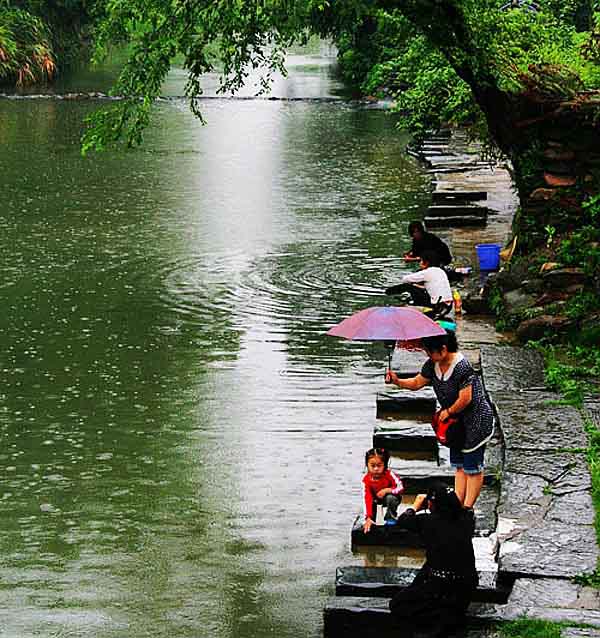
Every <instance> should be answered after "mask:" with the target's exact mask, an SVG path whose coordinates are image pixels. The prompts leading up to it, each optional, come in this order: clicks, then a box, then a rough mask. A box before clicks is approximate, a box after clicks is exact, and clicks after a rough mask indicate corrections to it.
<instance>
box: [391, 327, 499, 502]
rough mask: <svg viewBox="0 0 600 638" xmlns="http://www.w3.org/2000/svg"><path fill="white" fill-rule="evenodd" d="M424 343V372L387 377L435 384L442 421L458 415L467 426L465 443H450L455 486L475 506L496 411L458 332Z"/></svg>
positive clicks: (415, 386)
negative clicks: (459, 347) (461, 345)
mask: <svg viewBox="0 0 600 638" xmlns="http://www.w3.org/2000/svg"><path fill="white" fill-rule="evenodd" d="M421 342H422V345H423V347H424V349H425V352H427V355H428V357H429V358H428V360H427V361H426V362H425V364H424V365H423V368H422V369H421V372H420V373H419V374H417V376H415V377H412V378H410V379H400V378H399V377H398V375H397V374H396V373H395V372H393V371H392V370H389V371H388V373H387V375H386V381H387V382H388V383H393V384H395V385H397V386H398V387H400V388H404V389H406V390H419V389H421V388H423V387H424V386H426V385H432V386H433V390H434V392H435V395H436V397H437V400H438V402H439V404H440V405H441V407H442V409H441V411H440V413H439V414H438V417H439V419H440V420H441V421H445V420H447V419H448V418H458V419H460V420H461V421H462V424H463V426H464V429H465V441H464V444H463V446H462V447H460V448H459V447H456V448H455V447H450V462H451V463H452V467H453V468H454V469H455V475H454V490H455V492H456V496H457V497H458V499H459V500H460V502H461V504H462V506H463V507H464V508H465V509H468V510H472V508H473V505H474V504H475V501H476V500H477V497H478V496H479V494H480V492H481V488H482V486H483V478H484V476H483V467H484V466H483V455H484V451H485V445H486V443H487V442H488V441H489V440H490V439H491V437H492V435H493V433H494V413H493V410H492V406H491V404H490V402H489V400H488V398H487V396H486V394H485V391H484V389H483V384H482V383H481V379H480V378H479V376H478V375H477V374H476V373H475V371H474V370H473V368H472V366H471V364H470V363H469V362H468V361H467V359H466V357H465V356H464V355H463V354H462V353H461V352H459V351H458V343H457V341H456V335H455V334H454V333H453V332H447V333H446V334H444V335H440V336H434V337H424V338H423V339H422V340H421Z"/></svg>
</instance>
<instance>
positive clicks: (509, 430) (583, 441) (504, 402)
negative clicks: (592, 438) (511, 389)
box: [494, 392, 588, 456]
mask: <svg viewBox="0 0 600 638" xmlns="http://www.w3.org/2000/svg"><path fill="white" fill-rule="evenodd" d="M558 398H559V397H558V395H556V394H554V393H550V392H528V393H527V394H526V395H517V396H514V395H513V396H510V395H506V394H502V395H500V394H496V396H495V397H494V400H495V403H496V408H497V410H498V414H499V415H500V424H501V427H502V431H503V433H504V445H505V448H506V451H507V456H510V451H511V449H514V448H517V449H518V450H525V449H530V450H537V451H538V452H547V451H561V450H567V451H568V450H582V449H584V448H585V447H586V446H587V442H588V441H587V435H586V433H585V430H584V426H583V419H582V417H581V414H580V413H579V411H578V410H576V409H575V408H573V407H571V406H567V405H555V404H554V402H555V401H556V400H557V399H558Z"/></svg>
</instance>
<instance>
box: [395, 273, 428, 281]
mask: <svg viewBox="0 0 600 638" xmlns="http://www.w3.org/2000/svg"><path fill="white" fill-rule="evenodd" d="M426 279H427V273H426V272H425V270H417V272H413V273H410V274H409V275H404V277H402V279H401V280H400V281H401V283H403V284H422V283H423V282H424V281H425V280H426Z"/></svg>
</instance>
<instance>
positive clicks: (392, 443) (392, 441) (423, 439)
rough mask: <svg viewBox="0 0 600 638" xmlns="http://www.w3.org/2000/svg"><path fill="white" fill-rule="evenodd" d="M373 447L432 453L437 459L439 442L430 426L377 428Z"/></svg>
mask: <svg viewBox="0 0 600 638" xmlns="http://www.w3.org/2000/svg"><path fill="white" fill-rule="evenodd" d="M373 447H382V448H385V449H386V450H390V451H396V452H430V453H431V459H432V460H435V459H437V453H438V442H437V439H436V438H435V435H434V433H433V429H432V428H431V426H428V425H413V426H405V427H402V428H401V429H396V430H390V429H388V428H381V427H375V432H374V434H373Z"/></svg>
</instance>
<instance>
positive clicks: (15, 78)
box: [0, 0, 103, 87]
mask: <svg viewBox="0 0 600 638" xmlns="http://www.w3.org/2000/svg"><path fill="white" fill-rule="evenodd" d="M102 11H103V10H102V5H101V3H100V2H98V3H94V2H86V1H85V0H50V1H42V0H24V1H21V2H15V1H14V0H0V85H7V86H10V85H13V86H14V85H16V86H17V87H22V86H26V85H32V84H41V83H46V82H50V81H51V80H52V79H53V78H54V77H55V76H56V75H57V73H59V72H62V71H64V70H65V69H66V68H68V67H69V66H72V65H73V64H74V63H76V62H77V61H79V60H80V59H81V58H82V57H85V50H86V49H87V48H88V47H89V40H90V37H91V31H90V30H91V27H92V24H93V23H94V21H96V20H99V19H100V17H101V16H102Z"/></svg>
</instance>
